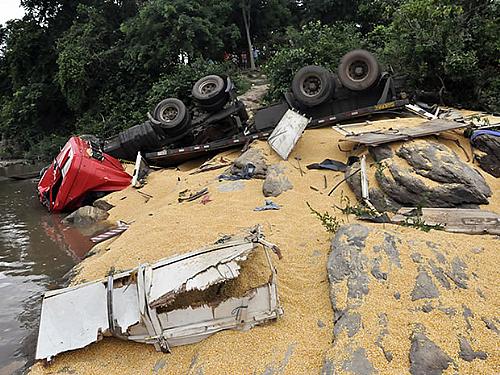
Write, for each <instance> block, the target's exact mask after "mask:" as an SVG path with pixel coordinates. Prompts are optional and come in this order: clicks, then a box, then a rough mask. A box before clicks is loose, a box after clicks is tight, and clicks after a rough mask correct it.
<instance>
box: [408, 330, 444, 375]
mask: <svg viewBox="0 0 500 375" xmlns="http://www.w3.org/2000/svg"><path fill="white" fill-rule="evenodd" d="M451 361H452V359H451V358H450V357H449V356H448V355H447V354H446V353H445V352H443V350H442V349H441V348H440V347H439V346H437V345H436V344H435V343H434V342H432V341H431V340H429V338H428V337H427V336H426V335H424V334H423V333H420V332H414V333H413V335H412V338H411V347H410V373H411V374H412V375H441V374H442V373H443V371H444V370H446V369H447V368H448V366H449V364H450V363H451Z"/></svg>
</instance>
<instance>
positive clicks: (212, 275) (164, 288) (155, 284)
mask: <svg viewBox="0 0 500 375" xmlns="http://www.w3.org/2000/svg"><path fill="white" fill-rule="evenodd" d="M256 246H257V245H256V244H254V243H252V242H248V241H246V242H243V243H239V244H237V245H232V246H226V247H222V248H220V249H217V250H212V251H207V252H205V253H201V254H197V255H196V256H187V257H184V259H183V261H182V262H180V261H176V262H174V263H171V264H167V265H162V266H161V267H154V268H153V278H152V283H151V284H152V285H151V290H150V292H149V296H148V300H149V305H150V306H151V307H157V306H160V305H164V304H166V303H168V302H169V301H170V300H173V299H174V298H175V295H176V294H178V293H180V292H188V291H191V290H195V289H197V290H205V289H207V288H209V287H210V286H212V285H214V284H218V283H220V282H223V281H227V280H230V279H234V278H236V277H238V275H239V272H240V266H239V264H238V262H242V261H244V260H245V259H246V258H247V256H248V254H249V253H250V252H251V251H252V250H253V248H254V247H256Z"/></svg>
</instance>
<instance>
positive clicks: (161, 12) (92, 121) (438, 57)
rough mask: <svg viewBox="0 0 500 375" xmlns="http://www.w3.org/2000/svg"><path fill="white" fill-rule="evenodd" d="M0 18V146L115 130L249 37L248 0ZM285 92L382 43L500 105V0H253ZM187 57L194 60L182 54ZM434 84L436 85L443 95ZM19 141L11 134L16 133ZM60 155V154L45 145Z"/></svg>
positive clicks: (147, 3) (36, 10)
mask: <svg viewBox="0 0 500 375" xmlns="http://www.w3.org/2000/svg"><path fill="white" fill-rule="evenodd" d="M21 3H22V5H23V6H24V8H25V10H26V15H25V17H24V18H23V19H21V20H15V21H9V22H8V23H7V24H6V25H5V26H0V139H3V140H7V141H8V142H4V144H9V145H11V146H9V149H8V150H0V154H5V153H6V152H9V153H12V154H13V153H16V152H18V153H23V152H27V151H28V150H32V154H34V153H38V154H40V153H42V154H45V153H49V152H52V151H51V150H55V149H57V147H58V144H60V143H61V142H63V140H64V139H65V138H66V137H68V136H69V135H71V134H74V133H85V134H88V133H94V134H96V135H98V136H103V137H106V136H111V135H113V134H115V133H116V132H117V131H120V130H122V129H124V128H127V127H130V126H132V125H135V124H137V123H140V122H142V121H144V120H145V119H146V112H147V111H148V110H150V109H151V108H152V107H153V106H154V105H155V104H156V102H157V101H159V100H161V99H163V98H165V97H167V96H178V97H180V98H182V99H184V100H189V92H190V89H191V85H192V83H193V82H194V81H195V80H197V79H198V78H200V77H201V76H203V75H205V74H210V73H218V74H222V73H226V74H230V75H231V77H232V78H233V79H235V80H236V84H237V86H240V87H243V86H244V85H245V81H244V80H242V79H241V76H240V74H239V73H238V71H237V69H236V67H235V66H234V65H231V64H228V63H224V62H223V61H222V60H223V56H224V53H225V52H232V53H236V54H237V55H239V54H240V53H241V51H245V50H246V49H247V41H246V35H245V29H244V25H243V20H242V12H241V4H242V0H120V1H117V0H71V1H70V0H21ZM245 4H247V5H249V14H250V21H251V27H250V30H251V38H252V41H253V43H254V45H255V46H257V48H259V49H260V51H261V55H260V61H259V62H260V63H262V62H264V61H265V60H268V63H267V66H266V72H267V74H268V77H269V80H270V83H271V89H270V93H269V96H268V99H271V100H276V99H278V98H279V97H280V96H281V94H282V93H283V92H284V91H285V90H287V89H289V85H290V83H291V80H292V78H293V75H294V74H295V72H296V71H297V70H298V69H299V68H301V67H302V66H304V65H307V64H318V65H323V66H325V67H327V68H329V69H331V70H332V71H335V70H336V67H337V65H338V63H339V60H340V58H341V56H342V55H343V54H344V53H346V52H348V51H349V50H351V49H353V48H359V47H364V48H368V49H370V50H372V51H374V52H375V53H376V54H377V57H378V58H379V59H380V60H381V61H382V62H383V63H384V65H385V66H386V67H392V68H393V69H394V70H396V71H399V72H404V73H406V74H407V75H408V76H409V78H410V82H411V84H412V85H413V87H414V88H415V89H416V90H417V89H418V91H419V92H421V93H424V94H429V93H430V94H432V95H434V97H436V100H439V101H443V102H445V103H447V104H460V105H464V106H471V107H476V108H482V109H487V110H489V111H500V100H499V98H500V78H499V76H498V72H499V71H498V66H499V56H500V37H499V36H500V22H499V16H498V15H499V14H500V9H499V8H500V3H499V2H498V1H493V0H457V1H451V0H355V1H348V0H300V1H298V0H297V1H296V0H245ZM186 59H187V64H185V62H186V61H185V60H186ZM432 95H431V97H432ZM12 145H14V146H15V147H14V146H12ZM45 156H48V157H51V156H52V155H45Z"/></svg>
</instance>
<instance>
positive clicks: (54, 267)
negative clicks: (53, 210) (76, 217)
mask: <svg viewBox="0 0 500 375" xmlns="http://www.w3.org/2000/svg"><path fill="white" fill-rule="evenodd" d="M14 169H15V171H14V172H16V173H26V172H29V170H26V168H25V167H23V168H20V167H18V166H16V167H15V168H14ZM8 173H9V171H7V174H8ZM11 173H12V171H11ZM5 174H6V172H5V170H2V168H0V176H4V175H5ZM35 186H36V185H35V183H34V182H33V181H31V180H25V181H11V180H6V179H0V375H4V374H9V375H10V374H13V373H16V372H18V373H19V372H20V371H21V369H22V368H23V367H24V366H25V364H26V363H27V362H29V361H30V360H32V359H33V356H34V351H35V346H36V335H37V331H38V319H39V315H40V307H41V304H40V302H41V296H42V294H43V293H44V292H45V291H46V290H47V289H54V288H57V287H59V286H60V281H59V280H61V278H62V277H63V276H64V274H65V273H66V272H68V271H69V270H70V269H71V268H72V267H73V265H74V264H76V262H77V261H79V260H81V259H82V258H83V257H84V256H85V253H86V252H87V251H88V249H89V248H90V246H91V243H90V241H89V240H88V237H86V236H84V235H83V234H81V233H80V232H79V231H78V230H76V229H73V228H70V229H68V228H66V227H64V226H63V225H62V224H61V223H60V217H58V216H53V215H49V214H48V213H47V212H45V211H44V210H43V208H42V207H41V206H40V205H39V203H38V201H37V199H36V196H35Z"/></svg>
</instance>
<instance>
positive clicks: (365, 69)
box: [347, 60, 370, 82]
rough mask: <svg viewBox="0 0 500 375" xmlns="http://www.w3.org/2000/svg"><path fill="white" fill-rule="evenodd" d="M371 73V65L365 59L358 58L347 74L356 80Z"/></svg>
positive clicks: (364, 77)
mask: <svg viewBox="0 0 500 375" xmlns="http://www.w3.org/2000/svg"><path fill="white" fill-rule="evenodd" d="M369 74H370V67H369V66H368V64H367V63H366V61H363V60H356V61H354V62H353V63H352V64H350V65H349V67H348V68H347V75H348V76H349V79H351V80H352V81H355V82H360V81H363V80H365V79H366V78H367V77H368V75H369Z"/></svg>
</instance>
